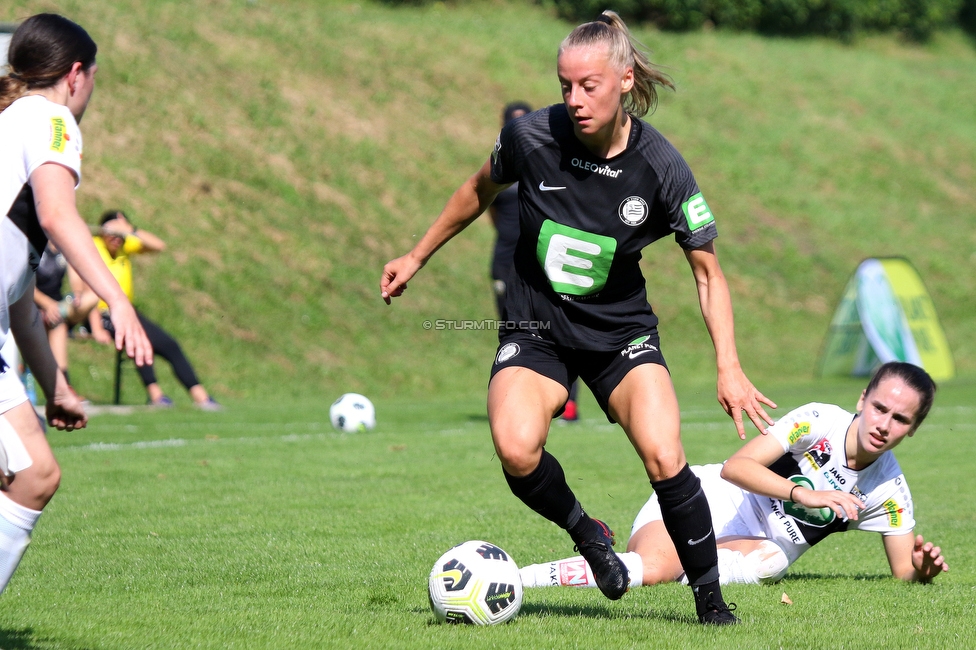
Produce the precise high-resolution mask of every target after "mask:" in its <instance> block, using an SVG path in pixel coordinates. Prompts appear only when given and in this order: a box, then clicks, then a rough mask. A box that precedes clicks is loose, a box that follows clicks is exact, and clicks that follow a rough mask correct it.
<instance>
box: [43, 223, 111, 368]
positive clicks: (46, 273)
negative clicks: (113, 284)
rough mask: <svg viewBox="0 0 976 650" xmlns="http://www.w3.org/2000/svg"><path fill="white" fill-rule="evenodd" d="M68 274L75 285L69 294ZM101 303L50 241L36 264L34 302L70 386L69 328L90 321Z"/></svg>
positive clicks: (72, 285)
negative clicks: (66, 281) (67, 286)
mask: <svg viewBox="0 0 976 650" xmlns="http://www.w3.org/2000/svg"><path fill="white" fill-rule="evenodd" d="M65 276H67V277H68V282H69V286H70V287H71V288H72V291H71V292H70V293H68V294H65V293H64V280H65ZM98 302H99V298H98V296H96V295H95V292H94V291H92V290H91V289H88V288H87V286H85V284H84V282H82V281H81V278H80V277H78V273H77V272H76V271H75V270H74V269H72V268H71V266H70V265H69V264H68V261H67V260H66V259H65V258H64V255H63V254H62V253H61V251H59V250H58V248H57V246H55V245H54V242H48V244H47V248H45V249H44V253H43V254H42V255H41V261H40V263H39V264H38V265H37V283H36V286H35V287H34V303H35V304H36V305H37V309H38V310H39V311H40V312H41V317H42V318H43V319H44V326H45V327H46V328H47V340H48V343H49V344H50V345H51V352H52V353H53V354H54V359H55V360H56V361H57V362H58V368H60V369H61V372H62V373H63V374H64V378H65V380H67V381H68V384H69V385H70V384H71V378H70V375H69V374H68V331H69V330H70V329H71V328H73V327H74V326H75V325H77V324H79V323H82V322H85V321H87V319H88V314H89V313H91V311H92V310H93V309H94V308H95V306H96V305H97V304H98Z"/></svg>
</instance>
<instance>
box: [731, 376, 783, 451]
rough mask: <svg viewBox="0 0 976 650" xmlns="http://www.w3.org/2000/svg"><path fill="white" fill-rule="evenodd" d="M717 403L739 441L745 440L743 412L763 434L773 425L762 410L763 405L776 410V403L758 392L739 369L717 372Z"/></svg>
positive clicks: (771, 420) (771, 419)
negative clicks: (729, 420)
mask: <svg viewBox="0 0 976 650" xmlns="http://www.w3.org/2000/svg"><path fill="white" fill-rule="evenodd" d="M718 402H719V404H721V405H722V408H723V409H725V412H726V413H728V414H729V416H730V417H731V418H732V421H733V422H734V423H735V430H736V431H737V432H738V433H739V438H740V439H741V440H745V439H746V430H745V426H743V419H742V414H743V412H744V413H745V414H746V415H748V416H749V419H750V420H752V423H753V424H754V425H755V426H756V428H757V429H759V431H760V432H761V433H763V434H765V433H766V427H767V426H771V425H772V424H773V418H771V417H770V416H769V414H768V413H766V410H765V409H763V406H762V405H763V404H765V405H766V406H768V407H770V408H776V403H775V402H773V401H772V400H770V399H769V398H768V397H766V396H765V395H763V394H762V393H760V392H759V390H758V389H757V388H756V387H755V386H753V385H752V382H751V381H749V378H748V377H746V375H745V373H744V372H742V369H741V368H736V369H734V370H725V371H723V370H719V373H718Z"/></svg>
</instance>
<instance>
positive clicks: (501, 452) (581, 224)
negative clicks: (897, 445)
mask: <svg viewBox="0 0 976 650" xmlns="http://www.w3.org/2000/svg"><path fill="white" fill-rule="evenodd" d="M635 45H636V44H635V42H634V41H633V40H632V39H631V37H630V34H629V32H628V30H627V27H626V25H625V24H624V23H623V21H622V20H621V19H620V17H619V16H617V15H616V14H615V13H613V12H610V11H606V12H604V13H603V15H601V16H600V18H599V19H598V20H596V21H594V22H590V23H586V24H583V25H580V26H579V27H577V28H576V29H575V30H573V32H572V33H571V34H570V35H569V36H567V37H566V39H565V40H564V41H563V43H562V44H561V46H560V48H559V55H558V58H557V72H558V76H559V82H560V84H561V86H562V94H563V100H564V103H563V104H562V105H559V104H557V105H553V106H550V107H548V108H545V109H542V110H540V111H536V112H534V113H530V114H529V115H526V116H524V117H522V118H519V119H517V120H515V121H513V122H511V123H510V124H508V125H506V126H505V127H504V128H502V131H501V134H500V135H499V136H498V141H497V142H496V144H495V150H494V152H493V153H492V155H491V157H490V159H489V160H488V161H487V162H486V163H485V165H484V166H483V167H482V168H481V169H480V170H479V171H478V172H477V173H475V174H474V175H473V176H472V177H471V178H469V179H468V181H467V182H465V183H464V184H463V185H462V186H461V187H460V188H459V189H458V190H457V191H456V192H455V193H454V195H453V196H452V197H451V198H450V200H449V201H448V203H447V206H446V207H445V208H444V211H443V212H442V213H441V214H440V216H439V217H438V218H437V220H436V221H435V222H434V223H433V225H432V226H431V227H430V228H429V229H428V230H427V233H426V234H425V235H424V237H423V238H422V239H421V240H420V241H419V242H418V243H417V245H416V246H415V247H414V248H413V250H412V251H410V252H409V253H408V254H406V255H404V256H403V257H400V258H397V259H395V260H393V261H391V262H389V263H388V264H387V265H386V266H385V267H384V269H383V276H382V279H381V282H380V289H381V292H382V297H383V298H384V300H386V302H387V303H389V302H390V299H391V298H393V297H396V296H399V295H401V294H402V293H403V291H404V290H405V289H406V287H407V284H406V283H407V282H408V281H409V280H410V278H412V277H413V276H414V274H416V273H417V271H419V270H420V268H421V267H422V266H423V265H424V264H425V263H426V262H427V260H428V259H430V257H431V256H432V255H433V254H434V252H435V251H437V249H439V248H440V247H441V246H442V245H444V243H446V242H447V241H448V240H449V239H450V238H451V237H453V236H454V235H456V234H457V233H459V232H460V231H461V230H463V229H464V228H465V227H466V226H467V225H468V224H469V223H471V222H472V221H473V220H474V219H475V218H477V216H478V215H480V214H481V213H482V212H483V211H484V210H485V208H486V207H487V206H488V205H489V204H490V203H491V201H492V199H493V198H494V197H495V195H496V194H497V193H498V192H499V191H501V190H502V189H504V188H505V187H506V186H507V185H509V184H510V183H513V182H515V181H518V182H519V210H520V226H521V235H520V238H519V242H518V247H517V249H516V253H515V273H514V274H513V275H512V276H511V283H510V286H509V290H508V303H507V310H508V320H510V321H518V322H520V323H522V324H523V326H524V327H522V328H520V329H515V330H506V331H505V332H503V333H502V334H501V338H500V341H499V348H498V353H497V355H496V357H495V363H494V365H493V367H492V376H491V382H490V384H489V387H488V417H489V422H490V425H491V435H492V440H493V442H494V445H495V450H496V451H497V453H498V457H499V459H500V460H501V463H502V468H503V470H504V473H505V478H506V479H507V481H508V484H509V486H510V487H511V489H512V492H513V493H514V494H515V495H516V496H518V497H519V498H520V499H521V500H522V501H523V502H524V503H525V504H526V505H528V506H529V507H530V508H532V509H533V510H535V511H536V512H538V513H539V514H541V515H542V516H543V517H545V518H547V519H549V520H550V521H553V522H555V523H556V524H558V525H559V526H561V527H563V528H565V529H566V530H567V531H568V532H569V535H570V537H571V538H572V539H573V542H574V543H575V544H576V546H577V547H578V549H579V552H580V554H581V555H582V556H583V557H584V558H586V560H587V562H588V563H589V565H590V567H591V569H592V570H593V573H594V576H595V577H596V582H597V585H598V586H599V587H600V590H601V591H602V592H603V594H604V595H605V596H607V598H610V599H614V600H615V599H618V598H620V597H621V596H623V594H624V593H625V592H626V590H627V585H628V577H627V569H626V567H625V566H624V565H623V563H622V562H621V561H620V560H619V559H618V558H617V556H616V555H615V554H614V552H613V550H612V548H611V546H612V544H613V533H612V532H611V531H610V529H609V528H607V526H606V525H605V524H603V522H601V521H599V520H597V519H591V518H590V517H589V516H588V515H587V514H586V513H585V512H584V511H583V509H582V507H581V506H580V503H579V501H578V500H577V499H576V497H575V495H574V494H573V492H572V490H570V488H569V486H568V485H567V483H566V479H565V476H564V474H563V470H562V468H561V467H560V465H559V463H558V462H557V461H556V459H555V458H554V457H553V456H552V455H550V454H549V453H548V452H547V451H546V450H545V442H546V438H547V435H548V432H549V423H550V421H551V419H552V418H553V417H555V416H556V415H558V414H559V412H560V411H561V409H562V407H563V404H565V402H566V399H567V396H568V391H569V386H570V385H571V384H572V382H573V381H574V380H575V379H576V377H580V378H581V379H582V380H583V381H584V382H585V383H586V384H587V386H589V388H590V389H591V390H592V391H593V394H594V395H595V396H596V398H597V401H598V402H599V403H600V406H601V407H602V408H603V409H604V411H605V412H606V413H607V415H608V417H609V418H610V419H611V420H613V421H616V422H619V423H620V425H621V426H622V427H623V429H624V431H625V432H626V433H627V436H628V438H629V439H630V441H631V443H632V444H633V445H634V448H635V449H636V450H637V454H638V455H639V456H640V459H641V461H642V462H643V463H644V468H645V470H646V471H647V475H648V477H649V478H650V481H651V485H652V487H653V488H654V490H655V492H656V493H657V495H658V499H659V501H660V504H661V510H662V517H663V520H664V523H665V526H666V528H667V530H668V533H669V534H670V536H671V538H672V540H673V541H674V544H675V548H676V550H677V552H678V556H679V558H680V559H681V564H682V567H683V568H684V569H685V572H686V575H687V577H688V581H689V584H690V585H691V587H692V590H693V592H694V596H695V603H696V608H697V613H698V617H699V620H700V621H701V622H702V623H705V624H717V625H726V624H732V623H736V622H738V618H736V617H735V615H733V614H732V612H731V611H730V608H729V607H728V606H727V605H726V603H725V602H724V600H723V599H722V594H721V590H720V588H719V582H718V580H719V574H718V566H717V555H716V550H715V536H714V534H713V532H712V529H711V521H710V513H709V508H708V501H707V500H706V499H705V495H704V494H703V492H702V490H701V487H700V484H699V481H698V478H697V477H696V476H695V474H694V473H693V472H692V471H691V470H690V469H689V467H688V463H687V462H686V460H685V455H684V450H683V449H682V446H681V437H680V421H679V420H680V418H679V411H678V402H677V398H676V396H675V392H674V387H673V386H672V384H671V379H670V374H669V372H668V369H667V366H666V365H665V362H664V357H663V356H662V354H661V351H660V347H659V344H658V333H657V317H656V316H655V315H654V313H653V312H652V311H651V307H650V305H649V304H648V302H647V295H646V290H645V282H644V278H643V276H642V275H641V272H640V268H639V266H638V262H639V260H640V257H641V250H642V249H643V248H644V247H645V246H647V245H648V244H650V243H651V242H653V241H655V240H658V239H661V238H663V237H666V236H668V235H671V234H672V233H673V234H674V236H675V240H676V241H677V242H678V244H679V245H680V246H681V247H682V249H684V252H685V255H686V257H687V259H688V262H689V263H690V265H691V268H692V272H693V274H694V277H695V282H696V285H697V288H698V296H699V302H700V304H701V310H702V314H703V316H704V319H705V324H706V326H707V328H708V332H709V335H710V337H711V339H712V343H713V345H714V348H715V354H716V363H717V367H718V399H719V402H720V403H721V404H722V406H723V407H724V408H725V410H726V412H727V413H729V415H730V416H731V417H732V419H733V420H734V422H735V427H736V429H737V430H738V433H739V437H740V438H743V439H744V438H745V430H744V428H743V424H742V413H743V412H745V413H746V414H747V415H748V416H749V418H750V419H751V420H752V422H753V423H754V424H755V425H756V426H757V427H758V428H759V429H760V430H763V429H765V426H766V423H768V424H772V420H771V418H770V417H769V415H767V414H766V412H765V410H764V409H763V406H762V404H766V405H768V406H770V407H772V408H775V404H773V403H772V402H771V401H770V400H768V399H767V398H766V397H765V396H763V395H762V393H760V392H759V391H758V390H757V389H756V388H755V387H754V386H753V385H752V383H751V382H750V381H749V380H748V378H747V377H746V376H745V374H744V373H743V371H742V368H741V367H740V365H739V360H738V354H737V352H736V348H735V336H734V333H733V321H732V305H731V299H730V296H729V289H728V285H727V284H726V281H725V278H724V276H723V275H722V270H721V268H720V266H719V263H718V260H717V258H716V255H715V248H714V244H713V241H712V240H714V239H715V237H716V228H715V220H714V218H713V217H712V214H711V212H710V211H709V209H708V205H707V203H706V202H705V199H704V198H703V197H702V194H701V191H700V190H699V189H698V185H697V184H696V182H695V178H694V176H693V175H692V173H691V170H690V169H689V168H688V165H687V164H686V163H685V161H684V160H683V159H682V157H681V155H680V154H679V153H678V152H677V151H676V150H675V149H674V147H672V146H671V144H670V143H668V141H667V140H665V139H664V137H663V136H661V134H660V133H658V132H657V131H656V130H654V129H653V128H652V127H651V126H649V125H647V124H646V123H644V122H641V121H640V119H639V118H640V117H642V116H643V115H645V114H647V112H648V111H649V110H650V109H652V108H653V107H654V105H655V103H656V100H657V89H656V86H659V85H660V86H667V87H671V88H673V87H674V86H673V84H672V83H671V81H670V79H669V78H668V77H667V76H665V75H663V74H662V73H660V72H659V71H657V70H656V69H655V68H654V67H653V66H652V65H651V64H650V62H649V61H648V59H647V56H646V55H645V54H644V53H643V52H642V51H641V50H640V49H638V47H636V46H635ZM538 324H541V325H538ZM532 325H536V327H537V328H536V329H532V328H531V326H532Z"/></svg>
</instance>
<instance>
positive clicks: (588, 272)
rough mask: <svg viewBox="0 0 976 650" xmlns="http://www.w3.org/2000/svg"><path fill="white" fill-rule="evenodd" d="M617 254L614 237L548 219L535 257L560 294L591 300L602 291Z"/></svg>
mask: <svg viewBox="0 0 976 650" xmlns="http://www.w3.org/2000/svg"><path fill="white" fill-rule="evenodd" d="M616 250H617V240H616V239H614V238H613V237H604V236H603V235H594V234H593V233H589V232H586V231H585V230H577V229H576V228H570V227H569V226H563V225H560V224H558V223H556V222H555V221H552V220H550V219H546V220H545V222H544V223H543V224H542V229H541V230H540V231H539V243H538V245H537V246H536V257H537V258H538V259H539V265H540V266H542V270H543V271H545V273H546V277H547V278H549V284H551V285H552V288H553V289H554V290H555V291H556V292H558V293H564V294H568V295H571V296H588V295H590V294H593V293H596V292H598V291H600V290H601V289H603V287H604V285H606V283H607V274H609V273H610V264H611V263H613V254H614V252H616Z"/></svg>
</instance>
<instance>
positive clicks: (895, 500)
mask: <svg viewBox="0 0 976 650" xmlns="http://www.w3.org/2000/svg"><path fill="white" fill-rule="evenodd" d="M864 506H865V508H864V510H863V511H861V513H860V514H859V515H858V517H857V521H853V522H851V524H852V527H853V528H856V529H857V530H866V531H870V532H874V533H881V534H882V535H904V534H906V533H910V532H912V530H913V529H914V528H915V506H914V504H913V502H912V493H911V491H909V489H908V483H907V482H906V481H905V475H904V474H898V476H895V477H894V478H891V479H888V480H887V481H885V482H884V483H881V484H880V485H878V486H877V487H876V488H874V489H873V490H871V491H870V492H868V494H867V500H866V501H865V503H864Z"/></svg>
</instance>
